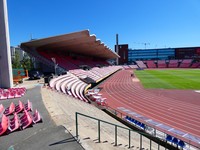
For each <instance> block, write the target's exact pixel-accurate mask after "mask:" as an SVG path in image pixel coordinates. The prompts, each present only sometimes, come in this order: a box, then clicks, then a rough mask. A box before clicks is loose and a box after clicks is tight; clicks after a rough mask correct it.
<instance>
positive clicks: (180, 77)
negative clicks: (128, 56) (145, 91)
mask: <svg viewBox="0 0 200 150" xmlns="http://www.w3.org/2000/svg"><path fill="white" fill-rule="evenodd" d="M134 73H135V74H136V76H137V77H138V78H139V79H140V81H141V82H142V84H143V86H144V88H150V89H194V90H200V70H199V69H172V70H171V69H170V70H165V69H160V70H140V71H139V70H136V71H134Z"/></svg>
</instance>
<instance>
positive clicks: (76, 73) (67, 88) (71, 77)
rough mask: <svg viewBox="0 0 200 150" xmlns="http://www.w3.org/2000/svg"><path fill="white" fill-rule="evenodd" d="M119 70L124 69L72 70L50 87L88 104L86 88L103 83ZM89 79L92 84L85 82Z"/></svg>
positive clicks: (53, 80)
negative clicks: (102, 81) (103, 80)
mask: <svg viewBox="0 0 200 150" xmlns="http://www.w3.org/2000/svg"><path fill="white" fill-rule="evenodd" d="M119 69H122V67H120V66H109V67H103V68H98V67H94V68H93V69H91V70H87V71H85V70H82V69H74V70H70V72H68V73H67V74H66V75H62V76H59V77H55V78H53V79H52V80H51V81H50V83H49V86H50V87H51V88H52V89H54V90H56V91H58V92H62V93H64V94H67V95H69V96H73V97H75V98H77V99H79V100H81V101H84V102H88V100H87V98H86V97H85V90H86V87H87V86H88V85H89V84H90V83H93V82H95V83H97V82H99V81H101V80H102V79H104V78H106V77H107V76H109V75H111V74H112V73H114V72H116V71H118V70H119ZM88 77H89V78H90V79H91V80H89V81H90V82H86V80H84V79H85V78H88ZM87 81H88V80H87Z"/></svg>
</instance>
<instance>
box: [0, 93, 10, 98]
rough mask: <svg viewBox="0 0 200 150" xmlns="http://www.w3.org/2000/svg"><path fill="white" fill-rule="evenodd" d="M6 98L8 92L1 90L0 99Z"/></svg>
mask: <svg viewBox="0 0 200 150" xmlns="http://www.w3.org/2000/svg"><path fill="white" fill-rule="evenodd" d="M7 98H8V94H7V93H6V92H3V93H2V94H1V96H0V99H7Z"/></svg>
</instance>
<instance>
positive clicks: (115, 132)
mask: <svg viewBox="0 0 200 150" xmlns="http://www.w3.org/2000/svg"><path fill="white" fill-rule="evenodd" d="M115 146H117V125H115Z"/></svg>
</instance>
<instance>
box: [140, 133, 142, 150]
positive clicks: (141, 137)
mask: <svg viewBox="0 0 200 150" xmlns="http://www.w3.org/2000/svg"><path fill="white" fill-rule="evenodd" d="M140 149H142V134H140Z"/></svg>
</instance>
